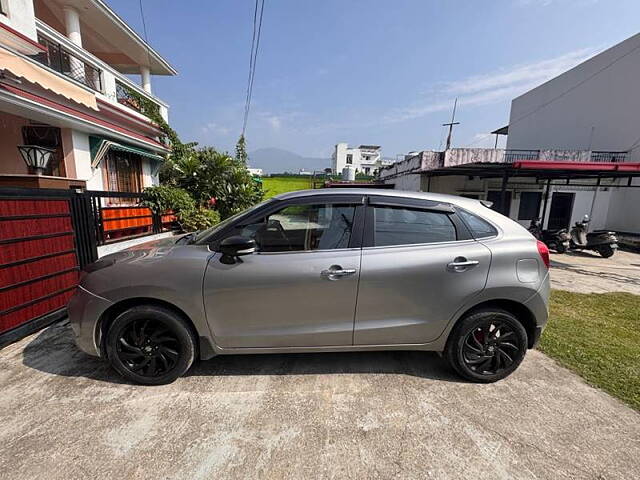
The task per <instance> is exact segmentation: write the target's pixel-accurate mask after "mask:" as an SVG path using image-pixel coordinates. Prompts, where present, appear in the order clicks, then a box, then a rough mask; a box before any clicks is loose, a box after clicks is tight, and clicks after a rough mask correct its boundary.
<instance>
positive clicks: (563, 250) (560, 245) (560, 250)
mask: <svg viewBox="0 0 640 480" xmlns="http://www.w3.org/2000/svg"><path fill="white" fill-rule="evenodd" d="M556 252H557V253H560V254H562V253H567V247H566V245H565V244H564V243H558V244H557V246H556Z"/></svg>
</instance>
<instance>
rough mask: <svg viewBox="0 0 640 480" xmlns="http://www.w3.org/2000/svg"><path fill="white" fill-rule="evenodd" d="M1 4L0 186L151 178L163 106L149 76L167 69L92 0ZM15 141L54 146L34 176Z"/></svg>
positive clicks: (117, 187) (161, 150)
mask: <svg viewBox="0 0 640 480" xmlns="http://www.w3.org/2000/svg"><path fill="white" fill-rule="evenodd" d="M1 2H2V3H1V5H2V7H1V10H0V185H5V186H6V185H15V186H34V187H62V188H68V187H69V186H82V187H86V188H87V189H89V190H110V191H127V192H139V191H141V190H142V189H143V188H144V187H146V186H150V185H154V184H157V183H158V179H157V172H158V168H159V166H160V163H161V162H162V161H163V159H164V156H165V155H166V154H167V153H168V152H169V151H170V149H169V146H168V145H167V144H165V142H164V137H163V133H162V131H161V129H160V128H159V125H158V124H157V119H158V118H159V117H161V118H162V119H164V120H165V121H166V120H167V118H168V105H167V104H166V103H165V102H163V101H162V100H160V99H159V98H158V97H157V96H155V95H154V94H153V92H152V84H151V79H152V76H153V75H175V74H176V73H177V72H176V70H175V69H174V68H173V67H172V66H171V65H170V64H169V63H168V62H167V61H166V60H165V59H164V58H162V57H161V56H160V55H159V54H158V53H157V52H156V51H155V50H154V49H153V48H152V47H151V46H149V45H148V44H147V43H146V42H145V41H144V40H143V39H142V38H141V37H140V36H139V35H138V34H137V33H136V32H135V31H134V30H133V29H131V27H129V26H128V25H127V24H126V23H125V22H124V21H123V20H122V19H121V18H120V17H118V15H117V14H116V13H115V12H113V10H111V9H110V8H109V6H108V5H107V4H106V3H104V2H103V1H101V0H1ZM131 74H135V75H139V78H140V84H137V83H135V82H133V81H132V80H131V79H130V77H129V76H128V75H131ZM23 146H34V147H38V148H40V149H48V150H50V151H53V153H52V154H51V157H50V160H49V162H48V163H47V165H46V167H45V168H44V170H43V171H42V170H39V171H37V173H39V174H40V175H34V171H33V170H34V169H33V168H32V166H30V165H28V164H27V161H26V160H25V159H24V155H23V153H22V152H23V149H21V150H19V149H18V147H23ZM36 176H37V177H38V178H37V179H34V177H36Z"/></svg>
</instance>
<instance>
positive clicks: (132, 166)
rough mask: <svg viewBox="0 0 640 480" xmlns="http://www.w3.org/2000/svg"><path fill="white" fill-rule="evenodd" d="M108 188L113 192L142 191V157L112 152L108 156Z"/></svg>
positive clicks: (106, 165) (106, 164) (106, 163)
mask: <svg viewBox="0 0 640 480" xmlns="http://www.w3.org/2000/svg"><path fill="white" fill-rule="evenodd" d="M105 168H106V171H107V188H108V189H109V190H110V191H112V192H140V191H142V162H141V161H140V155H136V154H135V153H129V152H118V151H114V150H111V151H109V153H108V154H107V158H106V162H105Z"/></svg>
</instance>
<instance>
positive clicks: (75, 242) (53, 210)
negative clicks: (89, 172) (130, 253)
mask: <svg viewBox="0 0 640 480" xmlns="http://www.w3.org/2000/svg"><path fill="white" fill-rule="evenodd" d="M96 258H97V251H96V240H95V234H94V231H93V215H92V211H91V203H90V201H89V198H88V197H87V196H86V194H84V193H83V192H76V191H74V190H48V189H24V188H2V189H0V347H1V346H3V345H5V344H7V343H11V342H12V341H15V340H16V339H18V338H21V337H23V336H25V335H28V334H29V333H32V332H34V331H36V330H38V329H39V328H42V327H43V326H44V325H47V324H49V323H51V322H53V321H55V320H57V319H59V318H61V317H62V316H63V315H64V307H65V306H66V304H67V302H68V300H69V298H70V297H71V295H73V292H74V290H75V288H76V286H77V284H78V279H79V273H80V269H81V268H82V267H83V266H84V265H86V264H88V263H91V262H93V261H94V260H95V259H96Z"/></svg>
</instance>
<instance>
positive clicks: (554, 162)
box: [381, 34, 640, 238]
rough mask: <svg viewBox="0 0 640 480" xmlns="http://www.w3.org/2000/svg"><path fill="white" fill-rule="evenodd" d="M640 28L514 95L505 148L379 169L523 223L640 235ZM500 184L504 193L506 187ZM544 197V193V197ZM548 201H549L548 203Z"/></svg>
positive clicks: (413, 159)
mask: <svg viewBox="0 0 640 480" xmlns="http://www.w3.org/2000/svg"><path fill="white" fill-rule="evenodd" d="M638 78H640V34H639V35H635V36H633V37H631V38H629V39H627V40H625V41H624V42H622V43H620V44H618V45H616V46H614V47H612V48H610V49H608V50H605V51H604V52H602V53H600V54H598V55H596V56H594V57H592V58H590V59H589V60H587V61H585V62H583V63H582V64H580V65H578V66H576V67H575V68H573V69H571V70H569V71H567V72H565V73H563V74H561V75H559V76H557V77H556V78H553V79H551V80H549V81H548V82H546V83H544V84H542V85H540V86H539V87H536V88H534V89H533V90H531V91H529V92H527V93H525V94H524V95H521V96H520V97H518V98H516V99H514V100H513V102H512V105H511V114H510V121H509V125H508V127H504V128H501V129H499V130H497V131H496V133H499V134H505V133H506V134H508V140H507V149H506V150H501V149H450V150H447V151H445V152H427V151H425V152H420V153H418V154H416V155H413V156H409V157H408V158H406V159H405V160H404V161H402V162H398V163H396V164H395V165H393V166H391V167H389V168H386V169H383V170H382V171H381V178H382V179H383V181H385V183H393V184H394V185H395V186H396V188H401V189H410V190H423V191H427V190H428V191H434V192H441V193H452V194H457V195H465V196H470V197H474V198H479V199H487V200H490V201H493V202H494V208H496V209H498V210H500V211H502V212H503V213H505V214H506V215H508V216H510V217H511V218H513V219H515V220H517V221H519V222H520V223H522V224H523V225H525V226H526V225H528V224H529V222H530V220H531V219H532V218H534V217H541V218H543V222H544V227H545V228H552V229H553V228H563V227H569V226H571V225H572V224H573V223H575V222H576V221H578V220H580V219H581V218H582V217H583V216H584V215H585V214H589V215H590V216H591V223H590V228H591V229H592V230H595V229H608V230H614V231H617V232H621V233H623V234H625V233H626V234H630V235H629V236H627V237H628V238H632V237H634V236H635V237H638V236H639V235H640V208H637V206H638V205H640V178H638V177H639V176H640V95H638V94H637V92H636V88H637V87H636V83H637V82H636V79H638ZM503 192H504V194H503ZM545 199H546V202H545ZM545 204H547V206H546V207H545Z"/></svg>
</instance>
